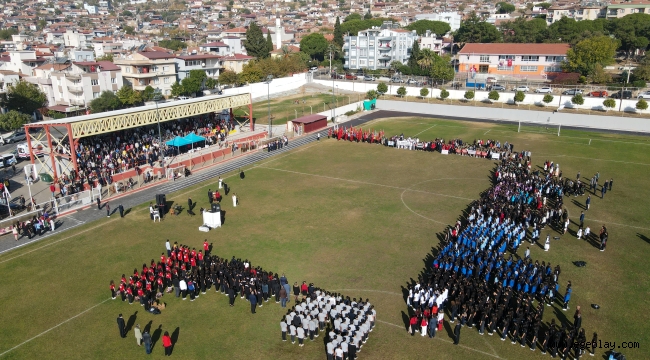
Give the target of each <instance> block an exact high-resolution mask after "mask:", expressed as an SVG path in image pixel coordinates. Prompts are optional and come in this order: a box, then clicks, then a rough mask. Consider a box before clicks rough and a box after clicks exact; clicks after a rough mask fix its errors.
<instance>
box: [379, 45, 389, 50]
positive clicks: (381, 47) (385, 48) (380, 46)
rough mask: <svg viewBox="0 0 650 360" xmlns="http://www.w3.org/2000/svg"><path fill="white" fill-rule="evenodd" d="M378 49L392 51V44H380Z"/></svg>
mask: <svg viewBox="0 0 650 360" xmlns="http://www.w3.org/2000/svg"><path fill="white" fill-rule="evenodd" d="M378 49H379V51H390V50H391V46H390V45H389V44H385V45H379V47H378Z"/></svg>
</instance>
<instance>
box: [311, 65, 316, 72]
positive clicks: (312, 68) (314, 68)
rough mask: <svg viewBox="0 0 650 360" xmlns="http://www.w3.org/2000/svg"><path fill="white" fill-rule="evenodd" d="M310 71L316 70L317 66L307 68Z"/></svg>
mask: <svg viewBox="0 0 650 360" xmlns="http://www.w3.org/2000/svg"><path fill="white" fill-rule="evenodd" d="M309 71H310V72H314V71H318V66H312V67H310V68H309Z"/></svg>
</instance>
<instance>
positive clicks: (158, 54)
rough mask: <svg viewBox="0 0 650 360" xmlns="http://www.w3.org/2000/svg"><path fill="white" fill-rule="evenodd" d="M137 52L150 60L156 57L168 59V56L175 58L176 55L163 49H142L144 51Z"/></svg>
mask: <svg viewBox="0 0 650 360" xmlns="http://www.w3.org/2000/svg"><path fill="white" fill-rule="evenodd" d="M138 54H140V55H142V56H144V57H146V58H147V59H151V60H156V59H169V58H175V57H176V55H174V54H169V53H166V52H163V51H144V52H139V53H138Z"/></svg>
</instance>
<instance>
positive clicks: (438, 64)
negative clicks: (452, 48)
mask: <svg viewBox="0 0 650 360" xmlns="http://www.w3.org/2000/svg"><path fill="white" fill-rule="evenodd" d="M430 75H431V77H432V78H433V79H434V80H440V81H444V82H447V81H451V80H454V76H456V72H455V71H454V67H453V66H452V65H451V59H450V58H449V56H448V55H445V56H438V55H435V57H434V61H433V64H432V65H431V73H430Z"/></svg>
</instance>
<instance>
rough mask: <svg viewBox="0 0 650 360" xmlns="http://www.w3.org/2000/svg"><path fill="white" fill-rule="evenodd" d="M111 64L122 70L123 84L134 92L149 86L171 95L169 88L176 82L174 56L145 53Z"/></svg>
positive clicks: (160, 53) (134, 54)
mask: <svg viewBox="0 0 650 360" xmlns="http://www.w3.org/2000/svg"><path fill="white" fill-rule="evenodd" d="M113 62H114V63H115V65H118V66H119V67H120V68H121V69H122V77H123V78H124V83H125V84H129V85H131V86H132V87H133V89H134V90H138V91H142V90H144V89H145V88H146V87H147V86H151V87H153V88H154V89H160V90H161V91H162V93H163V95H171V86H172V84H173V83H175V82H176V55H174V54H169V53H166V52H163V51H145V52H136V53H133V54H131V55H128V56H126V57H122V58H117V59H114V60H113Z"/></svg>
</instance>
